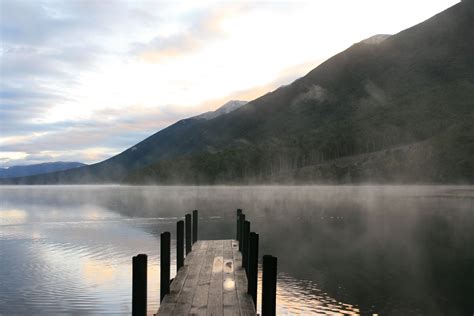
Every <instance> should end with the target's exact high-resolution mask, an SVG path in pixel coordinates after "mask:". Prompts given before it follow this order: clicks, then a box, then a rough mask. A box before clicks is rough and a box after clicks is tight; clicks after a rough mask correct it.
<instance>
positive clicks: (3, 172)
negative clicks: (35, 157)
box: [0, 161, 86, 178]
mask: <svg viewBox="0 0 474 316" xmlns="http://www.w3.org/2000/svg"><path fill="white" fill-rule="evenodd" d="M83 166H86V164H83V163H80V162H64V161H56V162H45V163H39V164H34V165H25V166H11V167H8V168H0V178H14V177H25V176H31V175H36V174H42V173H48V172H54V171H62V170H68V169H73V168H79V167H83Z"/></svg>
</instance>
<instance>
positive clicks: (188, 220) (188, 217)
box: [184, 214, 192, 256]
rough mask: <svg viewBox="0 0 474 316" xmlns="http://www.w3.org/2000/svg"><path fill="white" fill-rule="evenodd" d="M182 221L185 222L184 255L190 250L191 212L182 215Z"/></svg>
mask: <svg viewBox="0 0 474 316" xmlns="http://www.w3.org/2000/svg"><path fill="white" fill-rule="evenodd" d="M184 221H185V223H186V256H187V255H188V253H190V252H191V250H192V243H191V214H186V216H185V217H184Z"/></svg>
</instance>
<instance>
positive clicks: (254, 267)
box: [247, 232, 258, 309]
mask: <svg viewBox="0 0 474 316" xmlns="http://www.w3.org/2000/svg"><path fill="white" fill-rule="evenodd" d="M248 270H249V273H248V282H247V285H248V286H247V293H248V294H250V296H252V299H253V304H254V306H255V309H256V308H257V279H258V234H257V233H254V232H251V233H250V242H249V266H248Z"/></svg>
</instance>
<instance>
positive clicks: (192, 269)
mask: <svg viewBox="0 0 474 316" xmlns="http://www.w3.org/2000/svg"><path fill="white" fill-rule="evenodd" d="M241 263H242V259H241V255H240V253H239V252H238V243H237V242H236V241H233V240H209V241H198V242H196V243H195V244H194V245H193V251H192V252H191V253H189V255H188V256H186V259H185V261H184V266H183V267H182V268H181V269H180V270H179V272H178V274H177V275H176V277H175V279H174V281H173V283H171V288H170V293H169V294H168V295H166V296H165V298H164V300H163V301H162V303H161V306H160V309H159V310H158V315H188V314H191V315H255V314H256V313H255V307H254V305H253V302H252V298H251V296H249V295H248V294H247V293H246V292H247V280H246V277H245V272H244V270H243V269H242V267H241ZM237 271H240V272H238V274H239V275H238V276H237V275H236V272H237Z"/></svg>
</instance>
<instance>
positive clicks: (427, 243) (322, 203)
mask: <svg viewBox="0 0 474 316" xmlns="http://www.w3.org/2000/svg"><path fill="white" fill-rule="evenodd" d="M0 199H1V205H0V314H1V315H10V314H32V315H41V314H44V315H49V314H54V313H76V314H101V313H104V314H105V313H106V314H130V312H131V291H132V284H131V263H132V256H134V255H136V254H138V253H146V254H148V256H149V257H148V264H149V266H148V293H149V294H148V296H149V297H148V312H149V314H150V315H151V314H153V313H154V312H156V310H157V309H158V307H159V253H160V244H159V238H160V233H162V232H164V231H170V232H171V234H172V238H173V237H174V236H175V229H176V221H177V220H178V219H180V218H181V217H183V216H184V214H185V213H186V212H189V211H191V210H193V209H198V210H199V216H200V223H199V238H200V239H230V238H235V220H236V209H237V208H242V209H244V212H245V213H246V216H247V218H248V219H249V220H250V221H251V225H252V227H251V228H252V231H256V232H258V233H259V234H260V259H261V255H263V254H272V255H274V256H277V257H278V288H277V293H278V294H277V295H278V296H277V311H278V314H321V315H324V314H331V315H334V314H339V315H356V314H367V315H372V314H379V315H473V313H474V246H473V242H474V187H473V186H370V185H365V186H242V187H238V186H236V187H233V186H215V187H213V186H210V187H186V186H171V187H161V186H0ZM174 249H175V241H174V240H172V267H171V274H172V275H171V276H172V277H173V276H174V274H175V271H176V266H175V264H176V262H175V256H174Z"/></svg>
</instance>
